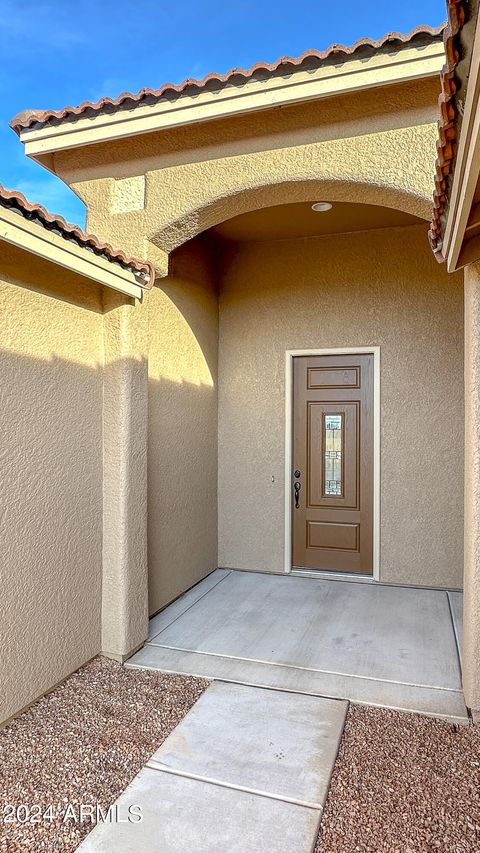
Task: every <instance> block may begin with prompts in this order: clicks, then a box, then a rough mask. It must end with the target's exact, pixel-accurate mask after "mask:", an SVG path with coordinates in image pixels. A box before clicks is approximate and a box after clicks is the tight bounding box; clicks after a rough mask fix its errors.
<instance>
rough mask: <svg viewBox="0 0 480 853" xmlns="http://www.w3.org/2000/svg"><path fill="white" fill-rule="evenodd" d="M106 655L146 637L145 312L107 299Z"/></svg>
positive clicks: (119, 655)
mask: <svg viewBox="0 0 480 853" xmlns="http://www.w3.org/2000/svg"><path fill="white" fill-rule="evenodd" d="M104 311H105V313H104V393H103V429H104V432H103V584H102V652H103V653H104V654H105V655H108V656H109V657H114V658H116V659H123V658H124V657H125V656H127V655H128V654H130V653H131V652H132V651H133V650H134V649H136V648H138V646H139V645H141V643H143V641H144V640H145V638H146V636H147V632H148V628H147V624H148V593H147V575H148V569H147V418H148V414H147V409H148V400H147V349H148V315H147V307H146V305H145V304H142V305H140V304H137V305H135V304H133V303H132V304H130V303H129V301H128V300H125V299H124V298H123V297H121V296H119V295H118V294H116V293H114V292H113V291H108V292H106V293H105V297H104Z"/></svg>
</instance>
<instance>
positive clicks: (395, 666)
mask: <svg viewBox="0 0 480 853" xmlns="http://www.w3.org/2000/svg"><path fill="white" fill-rule="evenodd" d="M461 619H462V595H461V593H458V592H445V591H443V590H430V589H415V588H411V587H394V586H385V585H382V584H362V583H352V582H347V581H333V580H320V579H310V578H299V577H294V576H291V575H285V576H281V575H280V576H279V575H266V574H260V573H254V572H240V571H228V570H222V569H218V570H217V571H216V572H213V574H211V575H209V577H207V578H205V580H204V581H202V582H201V583H199V584H197V586H196V587H194V588H193V589H191V590H190V591H189V592H187V593H186V594H185V595H183V596H182V597H181V598H180V599H178V601H176V602H174V603H173V604H172V605H170V606H169V607H167V608H166V609H165V610H164V611H162V612H161V613H159V614H158V616H155V617H154V618H153V619H152V620H151V624H150V637H149V640H148V643H147V644H146V645H145V646H144V648H143V649H141V650H140V651H139V652H137V654H135V655H134V656H133V657H132V658H131V659H130V660H129V661H128V663H127V664H126V665H127V666H131V667H140V668H147V669H159V670H162V671H164V672H177V673H186V674H189V675H198V676H205V677H207V678H213V679H217V680H222V681H229V682H237V683H241V684H250V685H254V686H258V687H271V688H276V689H280V690H289V691H295V692H297V693H303V694H310V695H316V696H324V697H332V698H340V699H348V700H350V701H353V702H361V703H363V704H369V705H379V706H384V707H389V708H398V709H400V710H407V711H418V712H419V713H424V714H431V715H434V716H438V717H444V718H446V719H449V720H452V721H455V722H461V723H462V722H463V723H467V722H468V716H467V712H466V708H465V704H464V701H463V694H462V689H461V669H460V650H461V635H462V625H461Z"/></svg>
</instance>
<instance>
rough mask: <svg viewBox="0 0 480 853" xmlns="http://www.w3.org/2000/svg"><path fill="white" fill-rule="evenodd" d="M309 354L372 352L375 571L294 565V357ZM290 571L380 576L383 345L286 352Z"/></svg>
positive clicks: (332, 575)
mask: <svg viewBox="0 0 480 853" xmlns="http://www.w3.org/2000/svg"><path fill="white" fill-rule="evenodd" d="M305 355H306V356H309V355H313V356H315V355H373V574H372V575H368V576H367V575H354V574H352V573H351V572H327V571H323V570H321V569H319V570H314V569H305V570H302V571H298V572H293V568H292V495H291V488H290V486H291V480H292V465H293V359H294V358H297V357H298V356H305ZM284 571H285V572H287V573H289V574H291V573H292V572H293V573H294V574H302V575H314V576H315V577H322V578H327V577H328V578H330V579H333V580H335V579H336V580H338V579H339V578H340V579H342V580H347V579H348V580H352V581H353V580H356V581H360V582H365V581H367V582H370V583H372V582H375V581H379V580H380V347H378V346H375V347H327V348H322V349H289V350H287V351H286V353H285V568H284Z"/></svg>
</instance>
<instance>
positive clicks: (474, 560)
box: [463, 263, 480, 722]
mask: <svg viewBox="0 0 480 853" xmlns="http://www.w3.org/2000/svg"><path fill="white" fill-rule="evenodd" d="M463 608H464V610H463V687H464V691H465V702H466V704H467V706H468V707H469V708H472V709H473V710H474V711H475V712H476V713H475V714H474V718H475V719H476V721H477V722H479V721H480V264H479V263H476V264H471V265H470V266H467V267H466V268H465V579H464V603H463Z"/></svg>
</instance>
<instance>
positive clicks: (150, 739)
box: [0, 658, 208, 853]
mask: <svg viewBox="0 0 480 853" xmlns="http://www.w3.org/2000/svg"><path fill="white" fill-rule="evenodd" d="M207 686H208V681H206V680H204V679H198V678H192V677H186V676H180V675H165V674H163V673H159V672H144V671H141V670H128V669H124V667H122V666H121V665H120V664H117V663H115V662H114V661H111V660H107V659H106V658H96V659H95V660H93V661H91V662H90V663H88V664H87V665H86V666H84V667H82V669H80V670H78V672H75V673H74V674H73V675H72V676H70V678H68V679H67V680H66V681H65V682H63V683H62V684H61V685H60V686H59V687H57V688H56V689H55V690H53V691H52V692H51V693H49V694H48V695H47V696H44V697H43V698H42V699H40V700H39V701H38V702H37V703H36V704H35V705H33V706H32V707H31V708H29V709H28V710H27V711H26V712H25V713H24V714H22V715H21V716H20V717H18V718H17V719H16V720H14V721H13V722H12V723H10V725H8V726H7V727H5V728H4V729H2V730H1V731H0V820H1V822H0V851H1V853H28V852H29V851H32V853H70V851H73V850H75V849H76V847H77V846H78V844H79V843H80V842H81V840H82V839H83V837H84V836H85V835H86V834H87V832H88V831H89V830H90V829H91V828H92V825H93V824H92V823H91V822H90V819H89V817H88V806H89V805H92V804H93V805H96V804H97V803H98V804H99V805H100V806H101V807H102V808H103V809H104V810H106V809H108V807H109V805H111V803H113V801H114V800H115V799H116V798H117V797H118V795H119V794H120V793H121V791H123V790H124V788H125V787H126V786H127V785H128V783H129V782H130V781H131V779H132V778H133V777H134V776H135V774H136V773H138V771H139V770H140V768H141V767H143V765H144V764H145V762H146V761H147V760H148V758H149V757H150V756H151V755H152V753H153V752H155V750H156V749H157V748H158V746H159V745H160V744H161V743H162V741H163V740H164V739H165V738H166V737H167V735H168V734H169V733H170V732H171V731H172V730H173V729H174V728H175V726H176V725H177V724H178V723H179V722H180V720H181V719H182V718H183V717H184V716H185V714H186V713H187V712H188V711H189V709H190V708H191V707H192V705H193V704H194V702H195V701H196V700H197V699H198V697H199V696H200V695H201V693H202V692H203V691H204V690H205V688H206V687H207ZM80 804H82V806H86V807H87V809H85V810H84V817H86V819H85V820H84V821H83V822H76V819H77V818H78V816H79V807H80ZM49 806H51V807H52V808H51V811H49V810H48V807H49ZM10 807H13V808H10ZM27 809H28V810H29V811H27ZM45 810H47V811H46V813H45ZM6 815H10V816H13V818H14V820H13V822H5V816H6ZM37 821H38V822H37Z"/></svg>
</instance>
